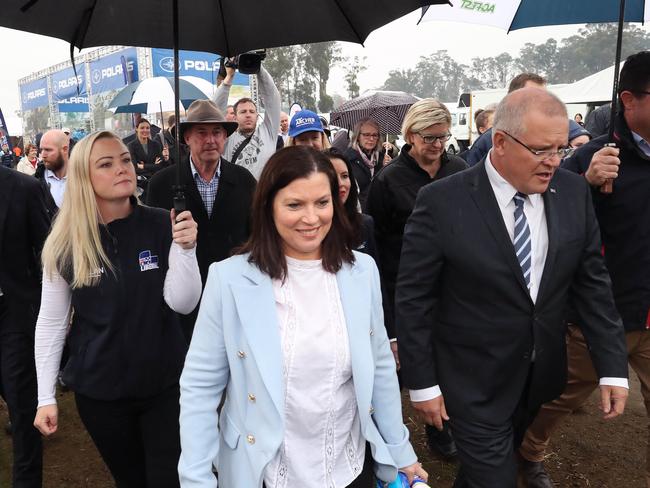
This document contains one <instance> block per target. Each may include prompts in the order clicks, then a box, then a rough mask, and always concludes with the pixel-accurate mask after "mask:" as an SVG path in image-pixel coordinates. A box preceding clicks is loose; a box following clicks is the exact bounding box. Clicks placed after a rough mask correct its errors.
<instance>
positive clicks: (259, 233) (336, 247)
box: [236, 146, 354, 280]
mask: <svg viewBox="0 0 650 488" xmlns="http://www.w3.org/2000/svg"><path fill="white" fill-rule="evenodd" d="M314 173H323V174H324V175H325V176H327V179H328V180H329V182H330V191H331V193H332V205H333V207H334V215H333V218H332V227H331V228H330V230H329V232H328V233H327V235H326V236H325V239H324V240H323V242H322V244H321V250H322V252H321V255H322V263H323V269H325V271H328V272H330V273H336V272H337V271H338V270H339V269H341V266H342V265H343V263H350V264H351V263H353V262H354V254H352V247H353V243H354V232H353V230H352V228H351V225H350V222H349V221H348V218H347V215H346V212H345V209H344V208H343V204H342V203H341V200H340V198H339V197H338V195H339V183H338V178H337V176H336V171H334V167H333V166H332V163H331V162H330V160H329V158H328V157H327V156H325V155H324V154H323V153H321V152H319V151H316V150H315V149H312V148H311V147H307V146H292V147H287V148H284V149H280V150H279V151H278V152H276V153H275V154H274V155H273V156H271V158H270V159H269V160H268V161H267V163H266V165H265V166H264V169H263V170H262V174H261V175H260V179H259V181H258V182H257V187H256V188H255V194H254V196H253V208H252V226H251V227H252V230H251V235H250V237H249V238H248V241H246V243H245V244H244V245H243V246H242V247H241V248H239V249H238V250H237V251H236V253H237V254H245V253H250V256H249V258H248V261H249V262H251V263H255V264H256V265H257V267H258V268H259V269H260V270H261V271H262V272H264V273H266V274H267V275H269V276H270V277H271V278H273V279H278V280H283V279H284V278H285V277H286V275H287V260H286V258H285V256H284V250H283V247H282V238H281V237H280V234H278V231H277V229H276V227H275V223H274V219H273V202H274V200H275V197H276V195H277V194H278V192H279V191H280V190H281V189H282V188H285V187H286V186H288V185H289V184H291V183H292V182H293V181H294V180H297V179H300V178H308V177H309V176H310V175H312V174H314Z"/></svg>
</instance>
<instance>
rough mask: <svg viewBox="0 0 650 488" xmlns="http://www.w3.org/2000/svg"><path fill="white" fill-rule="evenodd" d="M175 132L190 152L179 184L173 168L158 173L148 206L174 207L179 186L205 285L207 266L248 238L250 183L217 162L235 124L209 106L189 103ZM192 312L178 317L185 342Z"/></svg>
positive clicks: (241, 171) (243, 173)
mask: <svg viewBox="0 0 650 488" xmlns="http://www.w3.org/2000/svg"><path fill="white" fill-rule="evenodd" d="M179 130H180V138H181V141H183V142H185V144H187V147H188V149H189V156H188V157H186V158H184V159H182V160H181V163H180V164H181V168H180V173H181V177H180V181H179V182H177V181H176V180H177V168H176V166H175V165H173V166H170V167H169V168H165V169H163V170H161V171H159V172H158V173H157V174H156V175H155V176H154V177H153V178H151V180H150V182H149V188H148V196H147V205H150V206H152V207H160V208H165V209H171V208H173V206H174V201H173V197H174V190H173V188H174V186H176V185H178V184H180V185H182V186H184V188H185V204H186V207H187V210H190V211H191V212H192V216H193V217H194V219H195V220H196V222H197V223H198V225H199V234H198V239H197V247H196V253H197V259H198V261H199V268H200V270H201V280H202V282H203V285H205V280H206V278H207V276H208V267H209V266H210V264H212V263H213V262H216V261H221V260H222V259H225V258H227V257H229V256H230V254H231V252H232V250H233V249H234V248H235V247H237V246H239V245H240V244H243V242H244V241H245V240H246V239H247V238H248V235H249V232H250V220H249V216H250V207H251V201H252V198H253V191H254V189H255V178H253V175H251V173H250V172H249V171H248V170H247V169H245V168H244V167H242V166H237V165H234V164H231V163H230V162H229V161H226V160H225V159H224V158H223V157H222V154H223V150H224V146H225V144H226V139H227V137H228V136H229V135H230V134H232V133H233V132H234V131H235V130H237V122H228V121H227V120H226V118H225V116H224V115H223V114H222V113H221V111H219V109H218V108H217V106H216V105H215V104H214V103H213V102H211V101H209V100H196V101H194V102H193V103H192V105H190V107H189V108H188V110H187V120H186V121H185V122H181V123H180V124H179ZM197 308H198V307H197ZM196 312H197V310H194V312H192V313H191V314H190V315H187V316H183V317H182V319H183V320H182V323H183V329H184V331H185V333H186V337H187V338H188V339H189V338H190V337H191V334H192V329H193V327H194V321H195V319H196Z"/></svg>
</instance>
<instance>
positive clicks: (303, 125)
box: [289, 110, 325, 137]
mask: <svg viewBox="0 0 650 488" xmlns="http://www.w3.org/2000/svg"><path fill="white" fill-rule="evenodd" d="M309 131H316V132H325V131H324V130H323V124H322V123H321V121H320V118H319V117H318V114H316V113H314V112H312V111H311V110H301V111H300V112H296V113H295V114H294V115H293V117H291V122H289V137H296V136H299V135H300V134H302V133H303V132H309Z"/></svg>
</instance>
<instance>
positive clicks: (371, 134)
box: [359, 132, 379, 139]
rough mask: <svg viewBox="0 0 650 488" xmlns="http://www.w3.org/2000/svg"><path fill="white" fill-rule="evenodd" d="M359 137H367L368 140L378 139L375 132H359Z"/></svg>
mask: <svg viewBox="0 0 650 488" xmlns="http://www.w3.org/2000/svg"><path fill="white" fill-rule="evenodd" d="M359 135H362V136H363V137H367V138H369V139H379V134H377V133H376V132H361V133H360V134H359Z"/></svg>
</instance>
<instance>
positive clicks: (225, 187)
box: [210, 159, 235, 220]
mask: <svg viewBox="0 0 650 488" xmlns="http://www.w3.org/2000/svg"><path fill="white" fill-rule="evenodd" d="M219 164H220V165H221V176H220V177H219V188H218V189H217V196H216V198H215V199H214V204H213V205H212V215H210V220H212V219H214V218H219V216H218V215H217V214H218V213H220V212H218V211H217V209H221V208H223V206H224V205H226V202H232V201H233V199H232V196H231V194H232V190H233V188H234V186H235V185H234V184H233V181H232V174H231V171H230V169H231V168H230V167H229V165H230V164H231V163H228V162H224V160H223V159H221V161H220V162H219Z"/></svg>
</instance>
